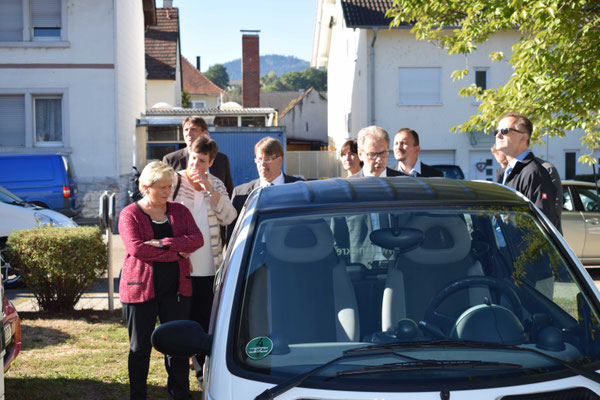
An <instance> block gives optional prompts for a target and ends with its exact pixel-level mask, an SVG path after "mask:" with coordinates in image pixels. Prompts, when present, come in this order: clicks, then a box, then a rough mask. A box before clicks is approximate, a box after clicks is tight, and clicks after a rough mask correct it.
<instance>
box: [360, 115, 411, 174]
mask: <svg viewBox="0 0 600 400" xmlns="http://www.w3.org/2000/svg"><path fill="white" fill-rule="evenodd" d="M356 141H357V144H358V158H359V159H360V161H362V162H363V167H362V169H361V170H360V171H358V172H357V173H355V174H353V175H350V176H349V177H348V178H362V177H365V176H375V177H379V178H385V177H390V176H401V175H406V174H404V173H402V172H398V171H394V170H393V169H391V168H388V167H387V161H388V157H389V155H390V135H388V133H387V132H386V130H385V129H383V128H381V127H379V126H375V125H371V126H367V127H366V128H362V129H361V130H360V131H358V137H357V139H356Z"/></svg>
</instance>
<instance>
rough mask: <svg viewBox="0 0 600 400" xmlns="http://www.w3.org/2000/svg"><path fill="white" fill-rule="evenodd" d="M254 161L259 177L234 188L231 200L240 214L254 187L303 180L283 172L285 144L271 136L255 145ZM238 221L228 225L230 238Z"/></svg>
mask: <svg viewBox="0 0 600 400" xmlns="http://www.w3.org/2000/svg"><path fill="white" fill-rule="evenodd" d="M254 162H255V163H256V169H257V170H258V179H254V180H253V181H250V182H248V183H242V184H241V185H238V186H236V187H235V188H234V189H233V195H232V197H231V202H232V203H233V207H235V210H236V211H237V214H238V215H240V211H241V210H242V207H243V206H244V203H245V202H246V199H247V198H248V195H250V193H252V191H253V190H254V189H256V188H258V187H266V186H274V185H283V184H285V183H292V182H296V181H302V180H303V179H301V178H296V177H295V176H291V175H286V174H284V173H283V171H282V170H281V167H282V165H283V146H282V145H281V142H280V141H279V140H277V139H275V138H272V137H270V136H267V137H264V138H262V139H261V140H259V141H258V143H256V145H255V146H254ZM236 221H237V219H236ZM236 221H233V222H232V223H231V224H230V225H229V226H228V227H227V239H228V240H229V237H230V236H231V233H232V231H233V227H234V226H235V223H236Z"/></svg>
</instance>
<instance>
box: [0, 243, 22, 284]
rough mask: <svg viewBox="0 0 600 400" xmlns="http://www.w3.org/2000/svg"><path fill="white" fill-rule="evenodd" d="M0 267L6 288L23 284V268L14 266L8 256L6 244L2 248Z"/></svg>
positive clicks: (0, 250) (0, 251)
mask: <svg viewBox="0 0 600 400" xmlns="http://www.w3.org/2000/svg"><path fill="white" fill-rule="evenodd" d="M0 268H1V269H2V283H3V284H4V289H16V288H18V287H20V286H21V285H22V284H23V280H22V279H21V270H20V269H19V268H17V267H13V266H12V265H11V264H10V262H9V261H8V260H7V257H6V249H5V248H4V245H2V247H1V248H0Z"/></svg>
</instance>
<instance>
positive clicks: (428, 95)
mask: <svg viewBox="0 0 600 400" xmlns="http://www.w3.org/2000/svg"><path fill="white" fill-rule="evenodd" d="M398 104H399V105H409V106H410V105H414V106H418V105H441V104H442V69H441V68H399V69H398Z"/></svg>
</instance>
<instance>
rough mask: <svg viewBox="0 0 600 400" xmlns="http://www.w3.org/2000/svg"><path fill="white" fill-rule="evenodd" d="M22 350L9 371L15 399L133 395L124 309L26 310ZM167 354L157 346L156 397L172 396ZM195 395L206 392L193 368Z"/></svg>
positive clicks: (152, 387) (152, 392)
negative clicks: (130, 384)
mask: <svg viewBox="0 0 600 400" xmlns="http://www.w3.org/2000/svg"><path fill="white" fill-rule="evenodd" d="M19 315H20V317H21V332H22V337H23V347H22V348H21V353H20V354H19V356H18V357H17V359H16V360H15V362H14V363H13V365H12V366H11V368H10V370H9V371H8V372H7V373H6V376H5V391H6V398H7V399H12V400H35V399H44V400H55V399H56V400H68V399H82V400H96V399H98V400H100V399H102V400H105V399H115V400H116V399H124V398H128V397H129V378H128V374H127V354H128V352H129V339H128V337H127V327H126V326H125V324H124V323H123V320H122V318H121V312H120V311H117V312H114V313H110V312H108V311H93V310H79V311H73V312H69V313H47V312H43V311H41V312H23V313H20V314H19ZM166 385H167V372H166V371H165V367H164V358H163V356H162V354H160V353H159V352H157V351H155V350H153V351H152V357H151V360H150V373H149V375H148V395H149V397H150V398H151V399H153V400H154V399H157V400H158V399H170V396H169V395H168V394H167V390H166ZM190 389H191V391H192V398H193V399H200V398H201V392H200V389H199V388H198V384H197V382H196V379H195V374H194V371H190Z"/></svg>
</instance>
